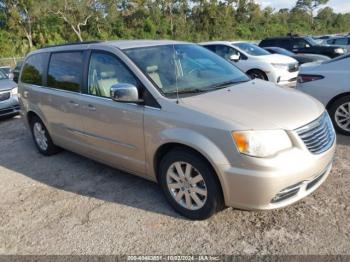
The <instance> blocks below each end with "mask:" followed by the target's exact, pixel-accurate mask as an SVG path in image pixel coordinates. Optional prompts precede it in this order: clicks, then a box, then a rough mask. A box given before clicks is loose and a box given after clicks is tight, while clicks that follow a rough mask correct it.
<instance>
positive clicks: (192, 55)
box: [124, 44, 249, 96]
mask: <svg viewBox="0 0 350 262" xmlns="http://www.w3.org/2000/svg"><path fill="white" fill-rule="evenodd" d="M124 52H125V53H126V54H127V55H128V56H129V58H130V59H131V60H133V61H134V63H135V64H136V65H137V66H138V67H139V68H140V69H141V70H142V71H143V73H144V74H145V75H146V76H148V78H149V79H151V80H152V81H153V83H154V84H155V85H156V86H157V87H158V88H159V89H160V90H161V91H162V93H163V94H164V95H166V96H174V95H176V94H177V91H178V93H179V94H191V93H202V92H208V91H212V90H215V89H218V88H223V87H226V86H228V85H230V84H235V83H239V82H243V81H249V78H248V76H246V75H245V74H244V73H243V72H242V71H240V70H239V69H238V68H236V67H235V66H234V65H232V64H231V63H229V62H227V61H226V60H225V59H222V58H221V57H219V56H217V55H215V54H214V53H213V52H211V51H209V50H207V49H205V48H203V47H201V46H198V45H194V44H178V45H162V46H152V47H141V48H134V49H127V50H124Z"/></svg>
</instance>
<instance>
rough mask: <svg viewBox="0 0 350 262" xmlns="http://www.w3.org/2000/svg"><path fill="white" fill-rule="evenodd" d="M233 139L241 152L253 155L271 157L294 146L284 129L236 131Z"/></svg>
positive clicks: (233, 133)
mask: <svg viewBox="0 0 350 262" xmlns="http://www.w3.org/2000/svg"><path fill="white" fill-rule="evenodd" d="M232 137H233V140H234V141H235V143H236V147H237V149H238V151H239V152H241V153H242V154H245V155H249V156H253V157H269V156H273V155H275V154H277V153H278V152H280V151H283V150H285V149H288V148H291V147H292V142H291V140H290V138H289V136H288V135H287V133H286V132H285V131H283V130H266V131H235V132H232Z"/></svg>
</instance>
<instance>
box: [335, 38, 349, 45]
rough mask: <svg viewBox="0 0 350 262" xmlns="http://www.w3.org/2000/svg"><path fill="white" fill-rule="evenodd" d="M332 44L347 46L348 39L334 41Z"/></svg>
mask: <svg viewBox="0 0 350 262" xmlns="http://www.w3.org/2000/svg"><path fill="white" fill-rule="evenodd" d="M334 44H336V45H347V44H348V39H347V38H338V39H335V41H334Z"/></svg>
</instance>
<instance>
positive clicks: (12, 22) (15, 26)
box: [1, 0, 42, 50]
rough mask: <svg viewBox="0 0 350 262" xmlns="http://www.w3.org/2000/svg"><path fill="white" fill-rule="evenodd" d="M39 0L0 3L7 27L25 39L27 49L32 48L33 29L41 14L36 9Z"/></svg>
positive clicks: (4, 1)
mask: <svg viewBox="0 0 350 262" xmlns="http://www.w3.org/2000/svg"><path fill="white" fill-rule="evenodd" d="M41 2H42V1H41V0H38V1H35V0H3V1H1V7H2V10H3V11H4V12H5V13H6V16H7V23H8V24H7V26H8V28H11V30H12V31H13V32H14V33H15V34H18V36H24V37H25V38H26V39H27V43H28V49H29V50H31V49H32V48H33V27H34V24H35V23H36V21H37V20H38V19H39V17H40V15H41V12H40V9H39V8H37V5H39V6H40V4H41Z"/></svg>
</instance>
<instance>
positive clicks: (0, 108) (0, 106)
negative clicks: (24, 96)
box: [0, 95, 20, 117]
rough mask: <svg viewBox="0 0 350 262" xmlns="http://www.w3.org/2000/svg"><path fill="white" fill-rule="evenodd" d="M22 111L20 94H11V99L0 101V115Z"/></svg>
mask: <svg viewBox="0 0 350 262" xmlns="http://www.w3.org/2000/svg"><path fill="white" fill-rule="evenodd" d="M19 112H20V106H19V103H18V96H17V95H11V96H10V98H9V99H6V100H4V101H0V117H3V116H10V115H16V114H19Z"/></svg>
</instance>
